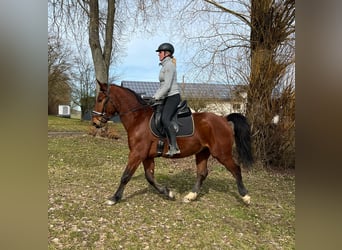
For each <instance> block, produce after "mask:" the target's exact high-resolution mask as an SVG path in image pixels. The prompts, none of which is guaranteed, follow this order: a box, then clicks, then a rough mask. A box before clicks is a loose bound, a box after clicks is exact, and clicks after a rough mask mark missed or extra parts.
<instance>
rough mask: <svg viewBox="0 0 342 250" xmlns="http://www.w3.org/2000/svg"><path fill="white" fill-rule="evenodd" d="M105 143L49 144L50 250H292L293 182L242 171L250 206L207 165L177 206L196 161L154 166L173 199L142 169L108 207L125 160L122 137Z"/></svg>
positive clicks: (86, 139) (69, 125)
mask: <svg viewBox="0 0 342 250" xmlns="http://www.w3.org/2000/svg"><path fill="white" fill-rule="evenodd" d="M48 126H49V131H69V130H70V129H71V130H72V131H79V132H85V131H87V129H89V128H88V127H89V122H81V121H79V120H75V119H65V118H58V117H49V118H48ZM112 126H113V127H115V128H117V131H119V132H120V134H121V138H120V139H118V140H109V139H103V138H98V137H93V136H89V135H87V134H86V133H85V134H84V135H77V136H63V137H58V136H55V137H54V136H49V137H48V178H49V185H48V248H49V249H294V242H295V176H294V174H293V173H279V172H274V171H267V170H265V169H263V168H261V167H255V168H253V169H251V170H249V171H246V170H243V178H244V183H245V185H246V187H247V188H248V190H249V194H250V195H251V198H252V203H251V205H249V206H246V205H244V204H243V203H242V202H241V199H240V197H239V195H238V192H237V188H236V185H235V180H234V179H233V177H232V176H231V175H230V173H228V172H227V171H226V170H225V169H224V168H223V167H222V166H221V165H220V164H219V163H218V162H216V161H215V160H213V159H211V160H210V164H209V170H210V173H209V176H208V177H207V179H206V180H205V182H204V183H203V187H202V190H201V193H200V195H199V197H198V199H197V200H196V201H194V202H191V203H183V202H182V198H183V196H184V195H186V194H187V193H188V192H189V191H190V190H191V188H192V185H193V184H194V182H195V176H196V174H195V162H194V157H189V158H184V159H178V160H171V159H164V158H157V159H156V173H155V175H156V178H157V180H158V181H159V182H160V183H162V184H164V185H167V186H168V187H169V188H170V189H171V190H172V191H174V192H175V193H176V200H175V201H170V200H166V199H164V198H163V197H162V196H160V195H159V194H158V193H157V192H156V191H155V190H154V189H153V188H152V187H150V186H149V184H148V183H147V181H146V180H145V177H144V173H143V168H141V167H139V168H138V170H137V171H136V173H135V175H134V177H133V178H132V180H131V181H130V182H129V183H128V185H127V187H126V189H125V192H124V197H123V200H122V202H120V203H118V204H116V205H114V206H107V205H105V203H104V202H105V201H106V199H107V198H108V197H109V196H111V195H112V194H113V192H114V191H115V190H116V188H117V185H118V183H119V180H120V177H121V174H122V172H123V169H124V168H125V165H126V162H127V156H128V152H129V151H128V146H127V142H126V134H125V132H124V130H123V128H122V126H121V124H113V125H112Z"/></svg>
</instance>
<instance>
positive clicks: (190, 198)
mask: <svg viewBox="0 0 342 250" xmlns="http://www.w3.org/2000/svg"><path fill="white" fill-rule="evenodd" d="M196 198H197V193H195V192H190V193H188V194H187V195H186V196H184V198H183V202H185V203H188V202H190V201H194V200H195V199H196Z"/></svg>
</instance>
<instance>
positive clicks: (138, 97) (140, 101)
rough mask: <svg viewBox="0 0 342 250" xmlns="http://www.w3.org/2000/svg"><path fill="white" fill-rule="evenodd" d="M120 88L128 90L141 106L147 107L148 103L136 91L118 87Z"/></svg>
mask: <svg viewBox="0 0 342 250" xmlns="http://www.w3.org/2000/svg"><path fill="white" fill-rule="evenodd" d="M118 87H119V88H122V89H124V90H127V91H128V92H130V93H132V94H133V95H134V96H135V98H136V99H137V100H138V102H139V103H140V104H141V105H146V104H147V102H146V101H145V100H144V99H143V98H142V97H141V96H140V95H138V94H137V93H136V92H135V91H134V90H132V89H129V88H126V87H123V86H118Z"/></svg>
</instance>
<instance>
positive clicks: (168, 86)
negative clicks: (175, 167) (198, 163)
mask: <svg viewBox="0 0 342 250" xmlns="http://www.w3.org/2000/svg"><path fill="white" fill-rule="evenodd" d="M156 52H158V55H159V61H160V64H159V65H161V66H162V68H161V69H160V73H159V82H160V86H159V89H158V90H157V91H156V93H155V94H154V96H153V99H155V100H156V101H162V103H163V104H164V105H163V110H162V115H161V122H162V124H163V127H164V128H165V131H166V136H167V138H168V141H169V145H170V146H169V151H168V152H167V153H166V154H167V155H169V156H173V155H175V154H179V153H180V150H179V148H178V145H177V140H176V133H177V131H176V128H175V127H174V125H173V124H172V123H171V119H172V117H173V115H174V114H175V113H176V109H177V106H178V104H179V103H180V101H181V97H180V91H179V86H178V84H177V71H176V59H175V58H174V57H173V53H174V52H175V49H174V47H173V45H172V44H170V43H162V44H161V45H159V47H158V49H157V50H156Z"/></svg>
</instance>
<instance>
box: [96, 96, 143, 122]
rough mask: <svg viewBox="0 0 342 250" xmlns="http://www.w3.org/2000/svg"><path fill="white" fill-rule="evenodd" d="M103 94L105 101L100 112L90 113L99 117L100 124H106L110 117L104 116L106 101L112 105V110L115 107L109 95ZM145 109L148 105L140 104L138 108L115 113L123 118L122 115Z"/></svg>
mask: <svg viewBox="0 0 342 250" xmlns="http://www.w3.org/2000/svg"><path fill="white" fill-rule="evenodd" d="M108 92H109V91H108ZM103 93H104V94H105V96H106V100H105V102H104V104H103V108H102V112H98V111H95V110H93V111H92V114H93V115H96V116H101V122H103V123H106V122H108V120H109V119H110V117H109V116H107V115H106V112H104V110H105V108H106V105H107V103H108V101H109V102H110V103H111V104H112V106H113V107H114V108H115V105H114V103H113V101H112V99H111V98H110V96H109V93H105V92H103ZM146 107H149V105H148V104H142V106H140V105H139V106H137V107H134V108H132V109H129V110H128V111H126V112H123V113H120V112H116V113H118V114H119V116H123V115H126V114H129V113H131V112H135V111H138V110H140V109H145V108H146Z"/></svg>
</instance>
